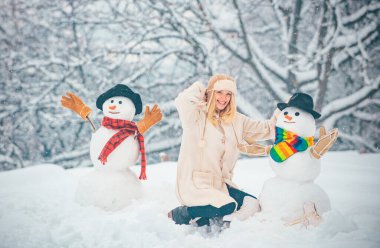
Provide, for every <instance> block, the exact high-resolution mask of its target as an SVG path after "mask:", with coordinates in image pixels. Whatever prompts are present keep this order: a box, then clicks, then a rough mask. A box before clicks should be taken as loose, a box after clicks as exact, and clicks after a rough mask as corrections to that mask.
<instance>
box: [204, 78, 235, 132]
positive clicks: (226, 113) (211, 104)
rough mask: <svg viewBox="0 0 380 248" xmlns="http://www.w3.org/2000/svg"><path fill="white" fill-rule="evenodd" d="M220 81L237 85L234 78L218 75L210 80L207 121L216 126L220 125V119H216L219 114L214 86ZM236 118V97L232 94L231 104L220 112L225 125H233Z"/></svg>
mask: <svg viewBox="0 0 380 248" xmlns="http://www.w3.org/2000/svg"><path fill="white" fill-rule="evenodd" d="M220 80H231V81H233V82H234V83H235V84H236V81H235V79H234V78H233V77H231V76H228V75H224V74H216V75H214V76H212V77H211V78H210V80H209V81H208V86H207V119H208V120H209V121H210V122H211V123H212V124H213V125H214V126H216V125H217V124H218V119H217V118H216V117H215V116H216V113H218V112H217V109H216V99H215V90H214V85H215V83H216V82H218V81H220ZM235 116H236V96H235V95H234V94H233V93H232V95H231V99H230V102H229V103H228V104H227V106H226V107H225V108H224V109H223V110H222V111H219V118H220V119H221V120H222V121H224V122H225V123H231V122H232V121H233V120H234V119H235Z"/></svg>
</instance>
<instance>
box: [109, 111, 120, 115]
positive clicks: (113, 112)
mask: <svg viewBox="0 0 380 248" xmlns="http://www.w3.org/2000/svg"><path fill="white" fill-rule="evenodd" d="M109 112H110V113H111V114H114V115H116V114H120V112H112V111H109Z"/></svg>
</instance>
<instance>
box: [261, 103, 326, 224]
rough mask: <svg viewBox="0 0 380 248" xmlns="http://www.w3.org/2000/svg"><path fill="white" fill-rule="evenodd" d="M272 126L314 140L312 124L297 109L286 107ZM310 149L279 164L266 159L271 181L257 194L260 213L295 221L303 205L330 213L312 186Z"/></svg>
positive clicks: (315, 166)
mask: <svg viewBox="0 0 380 248" xmlns="http://www.w3.org/2000/svg"><path fill="white" fill-rule="evenodd" d="M276 126H278V127H281V128H283V129H285V130H289V131H291V132H293V133H296V134H297V135H299V136H301V137H310V136H314V133H315V120H314V118H313V116H312V115H311V114H309V113H307V112H305V111H303V110H301V109H298V108H294V107H288V108H286V109H284V110H283V111H282V112H281V114H280V115H279V117H278V119H277V123H276ZM309 150H310V147H309V148H308V149H307V150H305V151H302V152H297V153H295V154H293V155H292V156H290V157H289V158H287V159H286V160H285V161H283V162H276V161H274V160H273V159H272V158H271V157H270V158H269V161H270V165H271V168H272V169H273V171H274V173H275V175H276V176H275V177H274V178H271V179H269V180H267V181H266V182H265V183H264V186H263V190H262V192H261V194H260V205H261V208H262V212H263V213H269V214H270V215H272V216H276V217H279V218H283V219H291V218H296V217H299V216H300V215H302V214H303V206H304V204H305V203H307V202H313V203H315V206H316V208H317V210H318V212H319V213H323V212H326V211H328V210H330V208H331V207H330V200H329V198H328V196H327V194H326V193H325V191H324V190H323V189H322V188H321V187H319V186H318V185H317V184H315V183H314V180H315V179H316V178H317V177H318V176H319V174H320V171H321V164H320V160H319V159H315V158H314V157H312V156H311V155H310V152H309Z"/></svg>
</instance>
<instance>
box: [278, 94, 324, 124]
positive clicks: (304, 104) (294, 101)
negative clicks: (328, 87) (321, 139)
mask: <svg viewBox="0 0 380 248" xmlns="http://www.w3.org/2000/svg"><path fill="white" fill-rule="evenodd" d="M277 107H278V108H279V109H280V110H283V109H285V108H287V107H296V108H299V109H302V110H304V111H306V112H308V113H310V114H311V115H312V116H313V117H314V119H318V118H319V117H321V114H320V113H318V112H316V111H314V110H313V108H314V102H313V98H312V97H311V96H310V95H308V94H305V93H300V92H299V93H294V95H293V96H292V97H291V98H290V100H289V102H288V103H282V102H281V103H277Z"/></svg>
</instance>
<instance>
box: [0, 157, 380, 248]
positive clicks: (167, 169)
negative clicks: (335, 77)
mask: <svg viewBox="0 0 380 248" xmlns="http://www.w3.org/2000/svg"><path fill="white" fill-rule="evenodd" d="M379 161H380V154H358V153H356V152H329V153H327V154H326V155H325V157H324V158H323V160H322V172H321V175H320V176H319V177H318V178H317V179H316V183H317V184H318V185H320V186H321V187H322V188H323V189H324V190H325V191H326V192H327V194H328V195H329V198H330V200H331V208H332V210H331V211H330V212H327V213H326V214H325V215H324V222H323V223H322V224H321V225H320V226H319V227H315V228H314V227H309V228H307V229H305V228H303V227H300V226H294V227H285V226H284V225H283V224H282V223H279V222H276V221H270V219H266V220H265V219H263V218H261V217H262V216H260V214H258V215H255V216H253V217H251V218H250V219H248V220H246V221H244V222H232V223H231V227H230V228H229V229H226V230H224V231H223V232H222V233H216V232H211V233H206V231H205V229H202V228H201V229H197V228H195V227H190V226H178V225H174V224H173V223H172V222H171V221H170V220H168V219H167V217H166V214H167V212H168V211H169V210H170V209H172V208H174V207H176V206H177V205H178V202H177V199H176V196H175V177H176V162H166V163H161V164H154V165H151V166H148V168H147V175H148V180H147V181H143V182H141V183H142V188H143V192H144V193H143V195H142V196H141V198H139V199H138V200H132V202H131V204H130V205H128V206H127V207H125V208H124V209H122V210H119V211H116V212H107V211H104V210H102V209H100V208H96V207H82V206H80V205H79V204H77V203H76V202H75V200H74V196H75V190H76V186H77V183H78V179H79V178H80V177H81V176H83V175H84V174H85V173H87V172H88V171H89V170H90V168H81V169H70V170H63V169H61V167H59V166H57V165H53V164H43V165H36V166H32V167H28V168H25V169H19V170H14V171H9V172H1V173H0V240H1V244H0V246H1V247H12V248H17V247H38V248H41V247H107V248H108V247H261V248H262V247H264V248H265V247H282V248H286V247H292V248H293V247H324V248H325V247H360V248H364V247H380V236H379V235H378V228H379V226H380V214H379V209H380V194H379V192H378V190H379V188H380V180H379V175H380V163H379ZM132 169H133V170H134V171H135V172H136V173H139V171H140V167H139V166H133V167H132ZM273 176H274V174H273V172H272V170H271V168H270V166H269V164H268V158H255V159H241V160H239V161H238V163H237V165H236V170H235V177H234V181H235V182H236V183H237V184H238V185H239V186H240V187H241V188H242V189H243V190H245V191H247V192H249V193H251V194H254V195H258V194H259V193H260V192H261V188H262V186H263V183H264V181H265V180H267V179H268V178H270V177H273ZM126 190H128V189H126Z"/></svg>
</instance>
